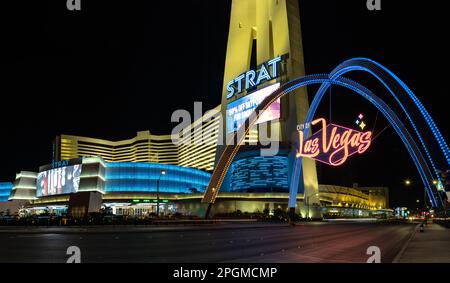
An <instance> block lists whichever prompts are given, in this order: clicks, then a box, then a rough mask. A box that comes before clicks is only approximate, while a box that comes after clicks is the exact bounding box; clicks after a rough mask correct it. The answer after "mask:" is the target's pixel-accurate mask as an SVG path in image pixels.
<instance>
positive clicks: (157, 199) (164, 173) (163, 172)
mask: <svg viewBox="0 0 450 283" xmlns="http://www.w3.org/2000/svg"><path fill="white" fill-rule="evenodd" d="M166 173H167V171H166V170H161V171H160V172H159V177H158V180H156V217H158V218H159V181H160V180H161V176H162V175H166Z"/></svg>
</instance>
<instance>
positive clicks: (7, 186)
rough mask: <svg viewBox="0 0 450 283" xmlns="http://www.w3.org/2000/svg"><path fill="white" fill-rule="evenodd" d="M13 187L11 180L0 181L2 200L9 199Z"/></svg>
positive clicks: (0, 200) (0, 199)
mask: <svg viewBox="0 0 450 283" xmlns="http://www.w3.org/2000/svg"><path fill="white" fill-rule="evenodd" d="M12 188H13V184H12V183H11V182H1V183H0V202H5V201H8V199H9V195H10V194H11V191H12Z"/></svg>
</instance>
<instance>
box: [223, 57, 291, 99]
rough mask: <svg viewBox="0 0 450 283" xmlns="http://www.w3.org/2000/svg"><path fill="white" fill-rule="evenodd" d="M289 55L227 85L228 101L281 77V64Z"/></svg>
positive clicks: (278, 58)
mask: <svg viewBox="0 0 450 283" xmlns="http://www.w3.org/2000/svg"><path fill="white" fill-rule="evenodd" d="M287 57H288V55H287V54H286V55H283V56H278V57H276V58H274V59H272V60H269V61H267V62H264V63H263V64H261V65H260V66H259V67H258V69H257V70H250V71H247V72H245V73H243V74H241V75H239V76H238V77H237V78H235V79H233V80H231V81H229V82H228V84H227V92H228V93H227V99H230V98H232V97H233V96H234V95H236V94H239V93H241V92H243V91H244V90H248V89H250V88H253V87H256V86H257V85H260V84H262V83H263V82H267V81H270V80H273V79H276V78H278V77H279V76H280V69H281V68H280V63H281V62H282V61H283V60H284V59H286V58H287Z"/></svg>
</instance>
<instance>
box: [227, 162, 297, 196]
mask: <svg viewBox="0 0 450 283" xmlns="http://www.w3.org/2000/svg"><path fill="white" fill-rule="evenodd" d="M231 171H232V173H231V186H230V191H236V192H268V191H269V192H271V191H272V192H287V191H289V185H288V158H287V157H286V156H256V157H247V158H243V159H240V160H237V161H235V162H233V164H232V166H231Z"/></svg>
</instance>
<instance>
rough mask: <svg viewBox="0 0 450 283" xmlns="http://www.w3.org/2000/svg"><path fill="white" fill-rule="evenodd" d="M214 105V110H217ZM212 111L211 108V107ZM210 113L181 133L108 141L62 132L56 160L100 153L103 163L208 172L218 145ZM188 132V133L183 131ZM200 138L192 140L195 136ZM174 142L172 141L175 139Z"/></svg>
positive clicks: (216, 122)
mask: <svg viewBox="0 0 450 283" xmlns="http://www.w3.org/2000/svg"><path fill="white" fill-rule="evenodd" d="M218 109H219V107H216V109H215V110H218ZM213 110H214V109H213ZM213 113H214V112H213V111H212V112H207V113H206V114H205V115H204V116H203V117H201V118H200V119H197V120H196V121H194V122H193V123H192V124H191V125H190V126H188V127H186V128H185V129H184V130H183V135H181V136H171V135H153V134H151V133H150V131H142V132H138V133H137V136H136V137H134V138H132V139H127V140H121V141H108V140H103V139H97V138H88V137H80V136H74V135H61V136H58V137H56V140H55V158H54V159H55V160H69V159H73V158H80V157H95V156H99V157H102V158H103V159H104V161H106V162H150V163H160V164H172V165H178V166H183V167H191V168H197V169H201V170H205V171H211V170H213V168H214V157H215V153H216V147H217V132H218V129H219V128H218V127H219V120H218V119H214V117H213V116H212V115H213ZM186 133H187V134H186ZM197 136H201V137H203V139H202V142H201V143H199V142H195V140H194V139H195V137H197ZM174 141H175V142H174Z"/></svg>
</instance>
